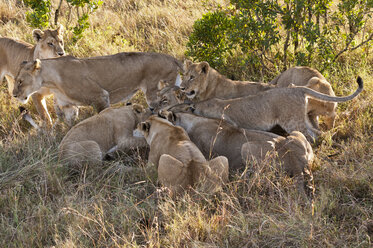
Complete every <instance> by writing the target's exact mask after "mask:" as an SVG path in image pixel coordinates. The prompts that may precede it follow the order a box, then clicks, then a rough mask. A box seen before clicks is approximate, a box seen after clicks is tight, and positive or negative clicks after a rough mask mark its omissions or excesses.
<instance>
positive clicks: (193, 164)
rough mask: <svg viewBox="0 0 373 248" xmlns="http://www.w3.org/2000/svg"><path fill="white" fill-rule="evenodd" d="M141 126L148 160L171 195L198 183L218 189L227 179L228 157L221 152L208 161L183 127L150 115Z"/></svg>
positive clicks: (211, 190) (214, 189)
mask: <svg viewBox="0 0 373 248" xmlns="http://www.w3.org/2000/svg"><path fill="white" fill-rule="evenodd" d="M138 129H139V130H140V131H141V132H142V133H143V135H144V137H145V139H146V141H147V142H148V144H149V145H150V152H149V163H152V164H154V165H155V166H156V167H157V169H158V180H159V182H160V183H161V184H163V185H164V186H166V187H167V188H169V189H170V191H171V195H176V194H180V193H182V192H184V190H186V189H188V188H189V187H194V186H197V185H199V186H201V188H202V190H204V191H205V192H215V191H216V190H218V189H219V188H220V187H221V185H222V184H223V183H226V182H227V181H228V168H229V164H228V160H227V158H226V157H224V156H219V157H217V158H214V159H212V160H211V161H209V162H207V161H206V159H205V157H204V156H203V154H202V153H201V151H200V150H199V149H198V148H197V147H196V145H195V144H194V143H193V142H192V141H191V140H190V139H189V137H188V134H187V133H186V132H185V130H184V129H182V128H181V127H177V126H174V125H173V124H172V123H171V122H169V121H167V120H166V119H163V118H160V117H157V116H151V117H149V119H148V120H147V121H145V122H141V123H140V124H139V125H138Z"/></svg>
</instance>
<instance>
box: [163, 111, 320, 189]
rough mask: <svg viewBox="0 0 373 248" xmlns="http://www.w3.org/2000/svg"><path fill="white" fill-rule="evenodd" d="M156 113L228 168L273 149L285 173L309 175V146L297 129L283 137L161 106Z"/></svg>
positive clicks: (310, 158) (299, 175)
mask: <svg viewBox="0 0 373 248" xmlns="http://www.w3.org/2000/svg"><path fill="white" fill-rule="evenodd" d="M158 115H159V116H160V117H163V118H166V119H167V120H169V121H170V122H172V123H173V124H174V125H177V126H180V127H182V128H184V130H185V131H186V132H187V133H188V135H189V137H190V139H191V140H192V142H193V143H194V144H196V146H197V147H198V148H199V149H200V151H201V152H202V154H203V155H204V156H205V157H207V158H212V157H215V156H225V157H227V158H228V162H229V169H230V170H238V169H242V168H244V167H245V165H246V162H247V161H252V160H253V159H255V160H256V161H258V162H260V161H263V160H264V158H265V155H267V153H269V152H276V153H277V154H278V156H276V158H277V160H278V164H279V165H281V167H282V168H284V171H285V172H286V173H287V174H288V175H289V176H294V177H297V178H299V180H297V181H300V182H304V179H303V175H306V174H309V165H310V164H311V163H312V161H313V157H314V155H313V151H312V147H311V145H310V144H309V142H308V141H307V140H306V138H305V137H304V135H303V134H302V133H300V132H298V131H293V132H291V133H290V135H289V136H287V137H286V138H285V137H282V136H279V135H276V134H273V133H269V132H264V131H257V130H247V129H243V128H237V127H234V126H232V125H230V124H228V123H226V122H225V121H223V120H216V119H210V118H205V117H201V116H197V115H194V114H190V113H173V112H171V111H167V110H164V109H163V110H160V111H159V112H158ZM299 186H301V185H299Z"/></svg>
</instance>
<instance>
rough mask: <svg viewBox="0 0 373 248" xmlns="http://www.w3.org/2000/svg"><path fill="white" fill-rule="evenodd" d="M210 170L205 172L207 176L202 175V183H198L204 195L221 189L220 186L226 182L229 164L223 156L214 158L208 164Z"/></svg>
mask: <svg viewBox="0 0 373 248" xmlns="http://www.w3.org/2000/svg"><path fill="white" fill-rule="evenodd" d="M208 166H209V168H210V170H205V173H208V174H207V175H204V176H203V177H200V178H203V179H204V180H203V181H200V182H198V183H199V184H200V185H201V186H202V188H203V191H204V192H206V193H214V192H216V191H218V190H219V189H221V186H222V185H223V184H225V183H227V182H228V174H229V172H228V171H229V163H228V159H227V158H226V157H224V156H219V157H216V158H214V159H212V160H210V161H209V162H208Z"/></svg>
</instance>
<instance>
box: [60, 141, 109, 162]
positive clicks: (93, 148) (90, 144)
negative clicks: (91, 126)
mask: <svg viewBox="0 0 373 248" xmlns="http://www.w3.org/2000/svg"><path fill="white" fill-rule="evenodd" d="M59 156H60V159H61V160H63V161H65V162H67V163H68V164H69V165H71V166H79V167H80V166H81V165H82V164H83V163H89V164H92V165H98V164H101V163H102V151H101V149H100V146H99V145H98V144H97V142H95V141H92V140H87V141H80V142H74V143H69V144H63V145H62V146H61V147H60V151H59Z"/></svg>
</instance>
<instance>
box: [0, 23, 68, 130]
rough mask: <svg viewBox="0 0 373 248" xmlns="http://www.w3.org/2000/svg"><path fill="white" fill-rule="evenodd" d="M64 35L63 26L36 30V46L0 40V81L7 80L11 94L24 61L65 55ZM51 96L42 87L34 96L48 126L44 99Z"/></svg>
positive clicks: (5, 39)
mask: <svg viewBox="0 0 373 248" xmlns="http://www.w3.org/2000/svg"><path fill="white" fill-rule="evenodd" d="M62 35H63V26H59V27H58V28H57V29H56V30H49V29H48V30H44V31H41V30H39V29H35V30H34V31H33V37H34V39H35V41H36V44H35V45H31V44H29V43H26V42H24V41H18V40H14V39H11V38H0V58H1V60H0V80H1V82H2V81H3V79H4V77H5V78H6V79H7V82H8V90H9V93H10V94H12V91H13V88H14V78H15V77H16V75H17V73H18V71H19V70H20V65H21V63H22V62H23V61H32V60H34V59H45V58H53V57H58V56H62V55H64V54H65V51H64V45H63V37H62ZM50 94H51V92H50V91H49V90H48V89H47V88H44V87H42V88H40V89H39V90H38V91H37V92H35V93H34V94H33V95H32V100H33V103H34V105H35V107H36V110H37V111H38V113H39V115H40V117H41V118H42V119H43V120H44V121H45V122H46V124H52V120H51V118H50V116H49V114H48V111H47V107H46V102H45V99H44V98H45V97H46V96H48V95H50Z"/></svg>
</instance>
